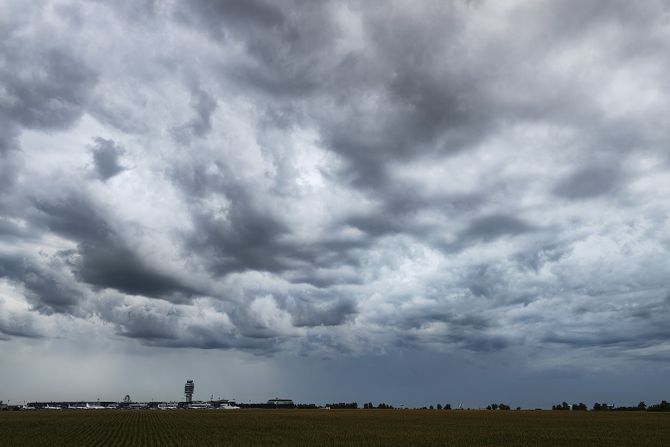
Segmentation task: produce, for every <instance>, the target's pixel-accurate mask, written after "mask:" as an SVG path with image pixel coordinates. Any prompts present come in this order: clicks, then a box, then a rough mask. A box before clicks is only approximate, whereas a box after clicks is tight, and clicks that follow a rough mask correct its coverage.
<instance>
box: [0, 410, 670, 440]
mask: <svg viewBox="0 0 670 447" xmlns="http://www.w3.org/2000/svg"><path fill="white" fill-rule="evenodd" d="M92 445H103V446H319V445H327V446H348V445H356V446H403V447H407V446H447V445H448V446H570V447H574V446H580V447H583V446H603V445H607V446H613V445H614V446H629V445H630V446H659V447H660V446H670V414H668V413H643V412H595V413H594V412H589V413H586V412H567V411H566V412H563V411H438V410H435V411H430V410H330V411H327V410H313V411H311V410H239V411H208V410H202V411H197V410H195V411H194V410H190V411H189V410H174V411H160V410H143V411H133V410H127V411H111V410H110V411H106V410H103V411H65V410H64V411H58V412H56V411H54V412H50V411H33V412H0V446H28V447H30V446H68V447H72V446H92Z"/></svg>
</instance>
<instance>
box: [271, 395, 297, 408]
mask: <svg viewBox="0 0 670 447" xmlns="http://www.w3.org/2000/svg"><path fill="white" fill-rule="evenodd" d="M268 405H274V406H275V407H292V406H293V401H292V400H291V399H279V398H278V397H275V398H274V399H270V400H269V401H268Z"/></svg>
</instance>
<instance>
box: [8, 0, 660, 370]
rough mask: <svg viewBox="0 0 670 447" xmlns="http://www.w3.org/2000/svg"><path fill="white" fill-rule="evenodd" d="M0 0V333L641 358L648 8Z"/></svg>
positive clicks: (651, 287) (652, 218)
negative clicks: (2, 289) (1, 288)
mask: <svg viewBox="0 0 670 447" xmlns="http://www.w3.org/2000/svg"><path fill="white" fill-rule="evenodd" d="M2 9H3V14H0V15H2V16H3V17H5V19H0V37H2V38H1V39H0V212H1V213H2V215H1V216H0V277H1V278H2V281H5V282H6V284H7V285H8V286H7V287H10V288H12V290H13V291H14V292H13V293H14V295H12V296H13V298H12V303H13V304H12V306H15V307H16V309H14V308H12V309H13V310H12V312H13V313H11V314H6V315H17V317H16V318H15V317H11V318H9V317H7V318H2V319H0V339H1V340H3V342H7V343H20V340H21V339H22V338H24V337H43V338H45V339H49V338H50V337H56V336H57V334H58V331H59V327H58V325H59V324H64V323H62V322H63V321H69V324H70V325H72V327H80V328H82V329H81V330H93V329H91V328H92V327H95V328H98V329H99V330H100V331H101V332H100V333H102V334H107V335H105V336H109V337H116V338H120V339H121V340H124V341H125V343H127V344H128V346H131V345H132V344H135V343H141V344H146V345H147V346H152V347H153V346H160V347H170V348H190V347H195V348H204V349H235V350H241V351H247V352H252V353H254V354H259V355H274V354H277V353H289V354H301V355H311V354H314V355H323V356H327V355H332V354H337V355H341V354H342V353H348V354H350V355H363V356H364V355H371V354H373V353H379V352H389V351H392V350H394V349H400V350H417V351H427V352H443V353H444V352H447V353H456V354H459V353H466V354H467V353H476V354H477V355H484V356H486V355H495V354H496V353H499V352H506V353H507V352H514V353H515V355H518V356H519V358H522V359H531V360H528V361H529V362H532V361H533V359H534V360H537V362H536V364H542V362H543V361H546V362H549V363H550V360H551V359H548V357H547V356H549V355H551V358H552V359H557V358H558V359H560V358H566V359H570V358H572V357H571V356H572V355H573V354H574V352H573V350H575V349H580V350H587V351H588V352H589V353H590V355H591V356H592V358H606V359H608V361H624V360H626V359H640V360H644V359H653V358H665V357H664V356H667V350H668V334H667V331H665V330H664V329H663V324H662V321H664V318H665V317H667V316H668V312H669V308H668V301H667V296H668V286H667V277H668V274H670V262H669V261H668V259H670V257H669V256H668V250H669V249H670V239H669V238H668V236H667V235H668V234H670V232H668V230H669V229H670V228H669V222H668V218H667V216H668V203H670V201H669V200H668V199H669V198H670V197H669V195H670V192H669V191H668V190H667V188H665V185H667V184H668V181H669V180H670V159H669V158H668V156H667V150H666V148H667V145H668V142H670V135H669V134H668V131H667V126H666V125H665V123H664V121H663V119H664V118H663V117H665V116H667V114H668V110H667V108H668V106H667V104H670V102H669V101H668V98H667V97H666V96H667V94H666V90H667V89H666V88H664V86H665V84H666V81H665V73H667V68H668V66H670V58H669V57H668V56H667V55H668V54H670V52H668V51H667V50H668V48H667V47H668V44H667V42H668V41H669V40H668V39H667V38H668V28H667V25H666V24H665V22H664V21H663V19H662V17H663V13H662V10H663V6H662V5H661V4H658V3H655V2H649V3H645V4H632V3H625V2H615V3H610V2H608V3H605V2H598V1H595V2H589V4H588V7H576V6H574V5H572V4H568V3H566V2H557V3H554V4H551V5H547V4H527V3H516V2H505V3H500V2H486V1H484V2H465V1H463V2H461V1H452V2H426V3H422V4H415V3H410V2H404V1H394V2H392V5H387V4H384V5H377V4H372V3H370V2H358V1H325V2H309V3H304V2H299V1H295V2H294V1H289V2H282V3H281V4H275V3H271V2H266V1H261V0H254V1H236V0H226V1H211V0H203V1H195V2H191V3H189V4H188V6H186V5H184V4H181V3H171V2H154V1H146V2H106V1H96V2H85V3H80V2H70V1H62V2H42V1H39V2H31V3H30V5H28V6H26V5H25V2H19V1H8V2H6V3H5V5H3V7H2ZM7 18H11V19H7ZM46 35H48V36H50V38H49V39H44V36H46ZM131 168H132V169H131ZM3 300H4V301H3ZM8 302H9V298H7V299H4V298H2V297H0V305H2V304H3V303H5V304H4V305H7V306H8V305H9V304H7V303H8ZM17 303H19V304H17ZM17 309H19V310H17ZM19 315H20V317H19ZM64 316H67V320H66V319H60V318H61V317H64ZM45 321H49V322H50V323H48V324H46V323H44V322H45ZM615 321H618V322H620V323H619V324H618V326H617V327H616V330H615V329H613V328H612V322H615ZM41 324H44V327H43V328H41V327H40V325H41ZM110 328H111V329H110ZM70 330H71V331H74V329H70ZM104 331H109V332H104ZM68 333H75V332H68ZM110 334H111V335H110ZM100 343H104V340H103V341H101V342H100ZM544 348H546V350H545V349H544ZM543 352H545V353H550V354H546V356H545V354H543ZM612 359H614V360H612ZM566 361H567V360H566ZM580 366H581V365H577V364H576V365H575V368H579V367H580Z"/></svg>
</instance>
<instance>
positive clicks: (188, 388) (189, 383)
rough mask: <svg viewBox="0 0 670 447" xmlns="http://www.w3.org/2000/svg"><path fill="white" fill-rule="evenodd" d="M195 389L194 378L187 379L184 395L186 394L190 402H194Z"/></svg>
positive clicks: (187, 400)
mask: <svg viewBox="0 0 670 447" xmlns="http://www.w3.org/2000/svg"><path fill="white" fill-rule="evenodd" d="M193 391H195V383H193V381H192V380H187V381H186V385H185V386H184V395H185V396H186V402H188V403H189V404H190V403H191V402H193Z"/></svg>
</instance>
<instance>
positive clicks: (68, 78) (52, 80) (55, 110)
mask: <svg viewBox="0 0 670 447" xmlns="http://www.w3.org/2000/svg"><path fill="white" fill-rule="evenodd" d="M0 48H1V49H2V51H1V52H0V54H1V55H2V56H0V81H2V84H3V90H4V94H5V95H6V96H7V97H8V98H9V99H10V100H9V101H3V103H2V104H0V113H2V116H3V117H4V119H5V120H9V121H10V122H14V123H15V124H17V125H20V126H22V127H26V128H29V129H45V130H53V129H62V128H65V127H67V126H69V125H70V124H72V123H73V121H74V120H76V119H77V118H79V117H80V116H81V114H82V113H83V111H84V107H85V106H86V103H87V100H88V96H89V93H90V90H91V88H92V87H93V85H94V84H95V82H96V78H97V75H96V73H95V71H94V70H93V69H91V68H90V67H88V66H87V65H86V64H85V63H84V62H82V60H81V59H80V58H79V57H78V55H75V54H71V53H69V52H67V51H66V50H64V49H60V48H51V49H42V48H39V47H38V48H32V50H30V51H28V49H27V48H26V46H25V43H24V42H21V40H20V39H19V38H17V39H15V40H14V39H9V40H5V41H4V42H3V43H2V44H0Z"/></svg>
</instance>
